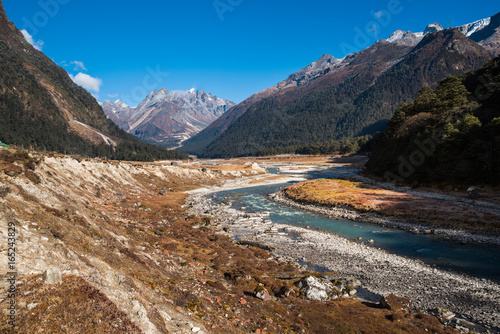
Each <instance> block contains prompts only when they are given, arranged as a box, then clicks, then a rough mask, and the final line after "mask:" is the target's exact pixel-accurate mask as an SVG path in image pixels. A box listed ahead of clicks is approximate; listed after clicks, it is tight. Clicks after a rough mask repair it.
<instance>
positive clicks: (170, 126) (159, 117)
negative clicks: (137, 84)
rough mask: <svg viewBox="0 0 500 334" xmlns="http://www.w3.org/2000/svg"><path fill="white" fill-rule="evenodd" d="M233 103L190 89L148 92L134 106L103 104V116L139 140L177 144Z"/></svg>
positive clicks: (209, 122) (204, 126)
mask: <svg viewBox="0 0 500 334" xmlns="http://www.w3.org/2000/svg"><path fill="white" fill-rule="evenodd" d="M234 105H235V104H234V103H233V102H231V101H228V100H223V99H220V98H218V97H217V96H213V95H212V94H207V93H205V92H203V91H201V92H198V91H196V90H194V89H191V90H189V91H172V92H168V91H167V90H166V89H160V90H156V91H154V92H151V94H149V95H148V96H147V97H146V98H145V99H144V101H142V102H141V103H140V104H139V105H138V106H137V107H136V108H130V107H129V106H127V105H126V104H124V103H123V102H121V101H120V100H118V101H116V102H111V101H106V102H104V104H103V109H104V112H105V113H106V116H107V117H108V118H109V119H111V120H112V121H114V122H115V123H116V124H118V126H120V128H122V129H123V130H125V131H127V132H128V133H131V134H133V135H135V136H137V137H139V138H140V139H141V140H143V141H146V142H150V143H154V144H157V145H160V146H164V147H177V146H179V144H180V143H181V142H182V141H184V140H186V139H189V138H191V137H192V136H194V135H195V134H197V133H198V132H200V131H201V130H203V129H205V128H206V127H207V126H208V125H210V124H211V123H212V122H214V121H215V120H216V119H217V118H219V117H220V116H221V115H223V114H224V113H225V112H226V111H227V110H229V109H230V108H231V107H233V106H234Z"/></svg>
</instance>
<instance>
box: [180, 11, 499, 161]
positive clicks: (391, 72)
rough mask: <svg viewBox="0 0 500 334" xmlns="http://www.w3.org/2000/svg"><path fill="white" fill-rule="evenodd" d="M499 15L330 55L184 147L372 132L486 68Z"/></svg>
mask: <svg viewBox="0 0 500 334" xmlns="http://www.w3.org/2000/svg"><path fill="white" fill-rule="evenodd" d="M499 26H500V13H499V14H496V15H494V16H493V17H491V18H486V19H482V20H479V21H476V22H473V23H470V24H467V25H464V26H461V27H457V28H455V29H446V30H444V29H443V27H442V26H441V25H439V24H438V23H434V24H430V25H428V26H427V27H426V29H425V30H424V31H423V32H421V33H412V32H411V31H408V32H405V31H401V30H398V31H396V32H394V33H393V34H392V35H391V36H390V37H389V38H388V39H387V40H381V41H378V42H377V43H375V44H374V45H372V46H370V47H368V48H366V49H364V50H362V51H359V52H356V53H354V54H351V55H348V56H347V57H345V58H343V59H335V58H334V57H332V56H329V55H324V56H322V57H321V58H320V59H319V60H317V61H316V62H313V63H312V64H310V65H309V66H307V67H305V68H303V69H302V70H300V71H298V72H296V73H294V74H292V75H290V76H289V77H288V78H287V79H286V80H284V81H282V82H280V83H278V84H277V85H275V86H273V87H271V88H268V89H266V90H264V91H261V92H259V93H256V94H254V95H252V96H250V97H249V98H248V99H246V100H245V101H243V102H241V103H240V104H238V105H236V106H234V107H233V108H231V109H230V110H229V111H228V112H227V113H226V114H225V115H224V117H221V118H219V119H218V120H216V121H215V122H214V123H212V124H211V125H210V126H208V127H207V128H206V129H205V130H203V131H201V132H200V133H199V134H197V135H196V136H194V137H193V138H191V139H188V140H187V141H185V142H184V144H183V147H182V148H181V149H180V150H181V151H183V152H189V153H191V154H196V155H199V156H201V157H219V158H222V157H231V156H243V155H253V154H256V153H257V152H259V151H260V150H262V149H267V148H272V147H282V146H290V145H303V144H309V143H313V142H324V141H329V140H336V139H342V138H348V137H356V136H362V135H366V134H373V133H375V132H377V131H381V130H383V129H385V126H386V124H387V122H388V120H389V119H390V118H391V116H392V114H393V113H394V110H395V108H396V107H397V105H399V104H400V103H401V102H405V101H411V100H413V99H414V98H415V97H416V96H417V94H418V91H419V90H420V89H421V88H422V87H424V86H432V87H435V86H437V85H438V84H439V82H440V81H441V80H443V79H444V78H446V77H448V76H450V75H460V74H462V73H464V72H467V71H471V70H474V69H477V68H480V67H481V66H482V65H484V64H485V63H486V62H487V61H488V60H490V59H491V58H492V56H495V55H498V54H499V53H500V51H499V50H500V48H499V46H500V42H499V41H500V28H499Z"/></svg>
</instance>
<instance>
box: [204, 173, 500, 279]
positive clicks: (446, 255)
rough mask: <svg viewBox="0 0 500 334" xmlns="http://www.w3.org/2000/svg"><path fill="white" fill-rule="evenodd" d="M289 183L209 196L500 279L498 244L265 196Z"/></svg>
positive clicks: (282, 220) (284, 221)
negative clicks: (334, 215) (322, 211)
mask: <svg viewBox="0 0 500 334" xmlns="http://www.w3.org/2000/svg"><path fill="white" fill-rule="evenodd" d="M271 172H275V170H272V171H271ZM327 176H335V175H332V174H318V173H314V174H312V175H311V178H318V177H327ZM290 184H291V183H288V184H278V185H267V186H259V187H253V188H245V189H236V190H229V191H223V192H219V193H215V194H213V195H212V196H213V199H214V200H215V201H224V202H230V203H231V204H232V206H233V207H234V208H236V209H240V210H242V211H247V212H264V211H266V212H270V213H271V216H270V217H269V219H271V220H272V221H274V222H276V223H282V224H290V225H296V226H302V227H304V226H309V227H316V228H321V229H324V230H328V231H330V232H333V233H336V234H338V235H341V236H343V237H345V238H347V239H351V240H356V241H357V242H365V243H368V242H369V241H370V240H373V243H372V244H371V245H372V246H373V247H377V248H381V249H384V250H387V251H388V252H390V253H393V254H397V255H402V256H407V257H411V258H414V259H419V260H421V261H423V262H424V263H426V264H429V265H434V266H436V267H439V268H442V269H446V270H453V271H456V272H460V273H466V274H469V275H472V276H476V277H479V278H487V279H491V280H494V281H497V282H500V247H497V246H490V245H488V246H483V245H474V244H473V245H465V244H459V243H456V242H453V241H450V240H446V239H443V238H440V237H437V236H435V235H421V234H413V233H411V232H408V231H402V230H398V229H391V228H387V227H382V226H379V225H375V224H367V223H358V222H353V221H349V220H344V219H331V218H328V217H326V216H323V215H319V214H315V213H311V212H308V211H303V210H300V209H296V208H292V207H288V206H286V205H283V204H279V203H275V202H273V201H272V200H270V199H269V198H268V197H267V195H269V194H271V193H273V192H276V191H278V190H279V189H280V188H282V187H285V186H287V185H290Z"/></svg>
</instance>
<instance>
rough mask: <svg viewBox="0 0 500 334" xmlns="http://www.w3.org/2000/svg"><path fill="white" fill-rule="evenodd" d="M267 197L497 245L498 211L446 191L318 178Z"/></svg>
mask: <svg viewBox="0 0 500 334" xmlns="http://www.w3.org/2000/svg"><path fill="white" fill-rule="evenodd" d="M350 178H351V179H358V176H357V175H355V176H350ZM364 179H366V178H364ZM271 197H272V199H273V200H275V201H277V202H280V203H283V204H285V205H289V206H293V207H296V208H299V209H302V210H307V211H311V212H315V213H319V214H323V215H326V216H329V217H335V218H343V219H349V220H353V221H359V222H365V223H372V224H378V225H382V226H386V227H392V228H398V229H403V230H408V231H412V232H413V233H423V234H436V235H439V236H441V237H444V238H449V239H453V240H456V241H458V242H464V243H487V244H494V245H500V237H499V236H498V235H499V233H500V215H498V214H497V212H496V211H494V210H493V209H492V208H490V210H488V211H487V210H485V207H484V206H479V205H476V206H473V203H466V202H459V201H458V200H457V199H455V198H452V197H451V196H448V197H445V196H444V195H439V194H435V193H423V192H414V193H411V192H405V191H403V190H402V189H397V190H396V189H394V190H392V189H390V190H389V189H383V188H380V187H377V186H376V185H373V184H370V183H367V182H359V181H358V182H351V181H347V180H339V179H333V180H331V179H318V180H313V181H307V182H303V183H298V184H294V185H292V186H289V187H287V188H285V189H284V190H283V191H282V192H280V193H277V194H273V195H272V196H271ZM481 205H482V204H481Z"/></svg>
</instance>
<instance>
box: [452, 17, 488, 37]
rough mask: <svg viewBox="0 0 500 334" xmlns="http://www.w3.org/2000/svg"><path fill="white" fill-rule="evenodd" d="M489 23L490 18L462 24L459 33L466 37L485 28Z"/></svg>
mask: <svg viewBox="0 0 500 334" xmlns="http://www.w3.org/2000/svg"><path fill="white" fill-rule="evenodd" d="M490 22H491V17H488V18H485V19H482V20H478V21H475V22H472V23H469V24H464V25H463V26H461V27H459V28H460V31H461V32H462V33H463V34H464V35H465V36H467V37H469V36H470V35H472V34H473V33H475V32H476V31H479V30H481V29H483V28H485V27H486V26H488V25H489V24H490Z"/></svg>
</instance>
